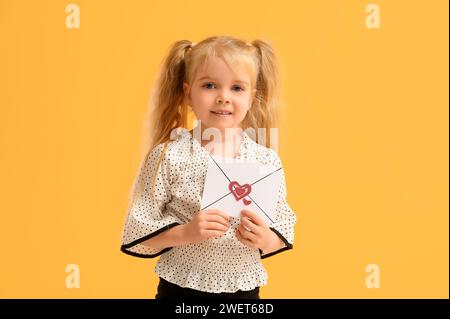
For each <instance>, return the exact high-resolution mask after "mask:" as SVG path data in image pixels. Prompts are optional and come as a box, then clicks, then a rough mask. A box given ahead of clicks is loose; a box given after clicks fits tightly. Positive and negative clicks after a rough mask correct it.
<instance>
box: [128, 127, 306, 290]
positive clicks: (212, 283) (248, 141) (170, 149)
mask: <svg viewBox="0 0 450 319" xmlns="http://www.w3.org/2000/svg"><path fill="white" fill-rule="evenodd" d="M163 147H164V145H163V144H159V145H157V146H155V147H154V148H153V149H152V150H151V152H150V154H149V156H148V158H147V160H146V162H145V164H144V165H143V166H142V170H141V172H140V174H139V179H144V180H143V182H144V185H145V188H144V192H142V195H141V196H139V197H138V198H136V200H135V201H134V203H133V205H131V208H130V210H129V211H128V214H127V217H126V221H125V226H124V230H123V236H122V246H121V251H122V252H124V253H126V254H129V255H131V256H136V257H143V258H154V257H157V256H160V258H159V260H158V261H157V263H156V266H155V269H154V270H155V272H156V274H157V275H158V276H159V277H161V278H163V279H165V280H167V281H169V282H172V283H174V284H176V285H178V286H181V287H186V288H191V289H196V290H200V291H204V292H210V293H221V292H236V291H238V290H244V291H248V290H252V289H254V288H256V287H260V286H265V285H267V272H266V270H265V268H264V265H263V264H262V262H261V259H264V258H267V257H269V256H273V255H275V254H277V253H280V252H282V251H285V250H288V249H292V248H293V243H294V225H295V223H296V221H297V217H296V215H295V213H294V212H293V211H292V209H291V208H290V207H289V205H288V203H287V201H286V183H285V175H284V170H283V169H282V170H281V172H282V174H281V183H280V188H279V191H278V202H277V211H276V215H275V216H276V218H275V220H274V222H273V223H270V224H269V227H270V229H271V230H272V231H273V232H275V233H276V234H277V235H278V236H279V237H280V238H281V240H282V241H283V242H284V243H285V246H284V247H283V248H281V249H279V250H278V251H275V252H272V253H268V254H264V253H263V251H261V250H260V249H252V248H250V247H248V246H246V245H244V244H243V243H241V242H240V241H239V240H238V239H237V238H236V234H235V230H236V228H237V227H238V226H239V219H237V218H234V217H231V219H230V227H229V229H228V230H227V231H226V232H225V234H224V235H223V236H221V237H219V238H212V239H208V240H205V241H203V242H201V243H197V244H186V245H180V246H175V247H168V248H165V249H155V248H152V247H148V246H145V245H142V244H140V243H142V242H143V241H145V240H147V239H149V238H151V237H153V236H156V235H158V234H160V233H161V232H163V231H165V230H168V229H170V228H171V227H174V226H177V225H181V224H186V223H188V222H190V221H191V219H192V215H193V214H194V213H195V212H197V211H199V210H201V199H202V194H203V187H204V184H205V179H206V173H207V168H208V158H209V156H210V154H209V151H208V150H207V149H206V148H205V147H203V146H201V143H200V141H199V140H198V139H197V138H195V137H193V136H192V134H191V133H190V132H189V131H188V130H187V129H181V128H179V129H178V130H177V132H176V134H175V136H174V137H173V138H172V140H171V141H170V143H169V144H168V146H167V149H166V153H165V155H164V158H163V159H162V161H161V163H160V166H159V169H158V171H157V172H156V180H155V182H156V184H155V188H154V192H153V193H152V194H149V191H148V189H150V184H151V182H152V181H153V180H151V179H152V178H151V177H153V176H154V174H155V171H156V168H157V165H158V159H159V158H160V155H161V154H162V151H163ZM236 159H248V160H257V161H259V162H260V163H262V164H269V165H275V166H277V167H281V168H282V163H281V160H280V158H279V156H278V154H277V153H276V152H275V151H274V150H273V149H270V148H267V147H264V146H263V145H260V144H258V143H256V142H255V141H254V140H253V139H252V138H251V137H250V136H249V135H248V134H247V133H246V132H244V133H243V139H242V142H241V144H240V145H239V148H238V153H237V157H236Z"/></svg>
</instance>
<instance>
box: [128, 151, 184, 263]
mask: <svg viewBox="0 0 450 319" xmlns="http://www.w3.org/2000/svg"><path fill="white" fill-rule="evenodd" d="M163 148H164V144H159V145H157V146H156V147H155V148H154V149H153V150H152V151H151V152H150V154H149V156H148V157H147V159H146V161H145V163H144V165H142V168H141V170H140V172H139V176H138V183H137V185H139V184H140V183H141V182H142V183H143V191H142V192H141V195H140V196H136V198H135V200H134V202H133V204H132V205H131V208H130V209H129V211H128V215H127V217H126V221H125V227H124V230H123V235H122V246H121V251H122V252H124V253H125V254H128V255H131V256H135V257H142V258H154V257H157V256H159V255H161V254H163V253H164V252H166V251H168V250H170V249H172V247H168V248H164V249H159V248H152V247H148V246H146V245H142V244H141V243H142V242H143V241H145V240H147V239H149V238H152V237H154V236H156V235H158V234H160V233H161V232H163V231H166V230H168V229H170V228H171V227H174V226H176V225H180V224H181V222H180V221H179V219H178V218H176V217H175V216H172V215H171V214H169V213H168V212H167V211H166V210H165V205H166V204H167V203H168V202H169V201H170V199H171V194H170V176H171V175H170V166H169V162H168V159H167V156H168V155H167V151H166V154H165V156H164V158H163V159H162V160H161V163H160V165H159V169H158V170H157V171H156V169H157V165H158V160H159V158H160V156H161V154H162V152H163ZM155 174H156V181H155V187H154V189H153V191H151V189H152V181H153V176H154V175H155Z"/></svg>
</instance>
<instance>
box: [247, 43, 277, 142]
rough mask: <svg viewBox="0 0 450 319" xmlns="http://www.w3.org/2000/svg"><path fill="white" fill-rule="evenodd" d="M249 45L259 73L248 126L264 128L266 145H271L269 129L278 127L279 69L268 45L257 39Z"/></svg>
mask: <svg viewBox="0 0 450 319" xmlns="http://www.w3.org/2000/svg"><path fill="white" fill-rule="evenodd" d="M251 45H252V46H254V47H255V48H256V55H257V60H258V61H259V67H258V69H259V72H258V76H257V80H256V89H257V92H256V95H255V98H254V101H253V105H252V108H251V111H250V112H249V113H248V115H249V119H248V121H249V122H250V123H249V124H248V125H249V126H251V127H253V128H255V129H257V128H265V129H266V141H267V143H266V144H267V145H271V142H270V128H276V127H277V125H278V111H277V109H278V107H279V78H280V77H279V67H278V63H277V60H276V57H275V53H274V51H273V48H272V46H271V45H270V44H268V43H267V42H265V41H263V40H259V39H257V40H254V41H253V42H251Z"/></svg>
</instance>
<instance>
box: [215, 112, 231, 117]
mask: <svg viewBox="0 0 450 319" xmlns="http://www.w3.org/2000/svg"><path fill="white" fill-rule="evenodd" d="M211 113H212V114H214V115H217V116H230V115H232V114H233V113H231V112H227V111H217V112H215V111H211Z"/></svg>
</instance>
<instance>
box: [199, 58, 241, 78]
mask: <svg viewBox="0 0 450 319" xmlns="http://www.w3.org/2000/svg"><path fill="white" fill-rule="evenodd" d="M228 77H231V78H233V79H234V80H236V81H248V80H249V79H250V74H249V70H248V68H247V67H246V65H245V64H243V63H239V64H237V65H233V68H231V67H230V66H229V65H228V64H227V63H226V62H225V61H224V60H223V59H222V58H219V57H210V58H208V59H207V60H205V61H204V62H203V63H202V64H201V65H200V66H199V67H198V70H197V72H196V77H195V78H196V80H201V79H204V78H210V79H216V78H228Z"/></svg>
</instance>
